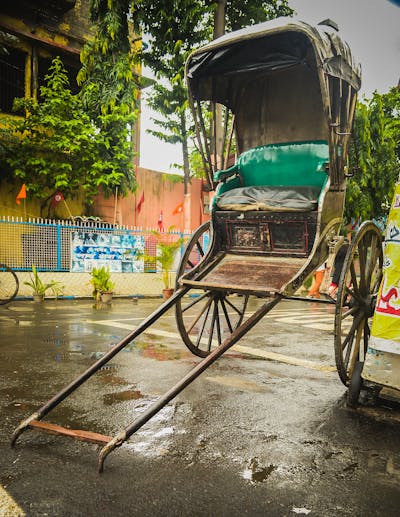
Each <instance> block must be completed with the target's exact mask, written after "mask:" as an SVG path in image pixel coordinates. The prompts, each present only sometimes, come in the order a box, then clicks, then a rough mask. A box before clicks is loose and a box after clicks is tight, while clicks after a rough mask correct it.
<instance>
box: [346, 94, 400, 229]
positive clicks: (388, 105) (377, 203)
mask: <svg viewBox="0 0 400 517" xmlns="http://www.w3.org/2000/svg"><path fill="white" fill-rule="evenodd" d="M399 115H400V91H399V90H398V89H397V88H392V89H391V90H390V91H389V92H388V93H385V94H379V93H378V92H374V94H373V96H372V98H371V99H369V100H368V99H366V100H364V101H360V102H358V104H357V109H356V114H355V120H354V127H353V139H352V143H351V146H350V170H353V171H354V172H355V174H354V177H352V178H351V179H349V181H348V185H347V193H346V207H345V219H346V220H347V221H350V220H351V219H352V218H356V219H358V218H361V219H363V220H366V219H372V218H380V217H384V216H385V215H387V213H388V210H389V208H390V203H391V200H392V197H393V190H394V185H395V183H396V180H397V178H398V176H399V174H400V118H399Z"/></svg>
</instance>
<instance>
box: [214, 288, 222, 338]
mask: <svg viewBox="0 0 400 517" xmlns="http://www.w3.org/2000/svg"><path fill="white" fill-rule="evenodd" d="M215 317H216V319H217V337H218V345H220V344H221V343H222V339H221V322H220V320H219V310H218V298H217V299H216V301H215Z"/></svg>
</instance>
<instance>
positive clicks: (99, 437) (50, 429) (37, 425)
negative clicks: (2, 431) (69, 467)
mask: <svg viewBox="0 0 400 517" xmlns="http://www.w3.org/2000/svg"><path fill="white" fill-rule="evenodd" d="M28 427H30V428H32V429H36V430H38V431H43V432H45V433H49V434H57V435H63V436H69V437H70V438H75V439H76V440H81V441H83V442H91V443H98V444H100V445H104V444H106V443H108V442H109V441H110V440H112V437H111V436H105V435H103V434H99V433H94V432H92V431H85V430H82V429H68V428H66V427H62V426H60V425H56V424H51V423H49V422H41V421H39V420H32V422H30V424H29V426H28Z"/></svg>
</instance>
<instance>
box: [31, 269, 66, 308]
mask: <svg viewBox="0 0 400 517" xmlns="http://www.w3.org/2000/svg"><path fill="white" fill-rule="evenodd" d="M24 284H25V285H27V286H29V287H30V288H31V289H32V291H33V293H32V294H33V300H34V301H36V302H42V301H43V300H44V298H45V296H46V292H47V291H51V292H52V293H53V296H55V297H56V298H57V297H58V296H59V295H60V294H61V293H62V292H63V290H64V286H63V285H62V284H61V283H60V282H57V281H56V280H52V281H51V282H48V283H44V282H43V281H42V279H41V278H40V276H39V273H38V270H37V268H36V267H35V266H34V265H33V264H32V274H31V275H30V280H29V281H26V282H24Z"/></svg>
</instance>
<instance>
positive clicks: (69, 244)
mask: <svg viewBox="0 0 400 517" xmlns="http://www.w3.org/2000/svg"><path fill="white" fill-rule="evenodd" d="M82 236H83V237H82ZM85 236H89V237H87V238H88V240H89V241H91V242H88V243H85V242H84V240H82V239H85V238H86V237H85ZM181 237H183V238H185V239H186V238H188V237H189V234H183V233H181V232H165V233H162V239H163V242H173V241H176V240H178V239H179V238H181ZM74 238H75V241H76V240H78V241H79V243H80V244H81V247H80V248H79V249H78V248H77V245H76V242H75V243H74ZM182 252H183V249H182V250H181V253H182ZM156 254H157V236H156V233H155V230H153V229H146V230H143V229H141V228H135V227H125V226H115V225H112V224H108V223H104V222H100V221H93V220H90V221H55V220H45V219H29V220H28V221H23V220H22V219H19V218H15V217H1V216H0V262H2V263H5V264H7V265H8V266H10V267H12V268H13V269H15V270H17V271H18V270H19V271H27V270H30V269H31V268H32V264H34V265H35V266H36V267H37V268H38V270H40V271H58V272H68V271H72V270H73V268H72V265H73V264H74V267H75V268H78V269H75V270H79V268H80V267H83V268H87V269H85V270H90V267H92V266H93V265H95V266H97V265H99V266H100V265H103V264H107V265H108V266H109V267H110V268H111V269H112V270H113V271H114V272H118V271H120V270H121V272H130V271H133V272H135V256H136V258H138V257H139V256H142V257H143V256H145V257H146V258H145V260H144V271H145V272H154V271H155V270H156ZM82 257H83V258H82ZM74 259H76V260H75V261H74ZM128 259H129V260H128ZM81 262H82V264H81ZM90 262H91V263H90ZM142 263H143V259H142ZM142 270H143V266H142Z"/></svg>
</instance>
